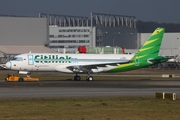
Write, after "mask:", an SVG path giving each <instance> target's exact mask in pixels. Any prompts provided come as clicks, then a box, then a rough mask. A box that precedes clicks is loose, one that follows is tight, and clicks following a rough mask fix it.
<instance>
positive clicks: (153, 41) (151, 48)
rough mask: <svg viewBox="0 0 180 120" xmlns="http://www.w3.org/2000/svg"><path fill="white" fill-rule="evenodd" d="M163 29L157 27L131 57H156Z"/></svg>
mask: <svg viewBox="0 0 180 120" xmlns="http://www.w3.org/2000/svg"><path fill="white" fill-rule="evenodd" d="M164 31H165V29H164V28H157V29H156V30H155V31H154V32H153V33H152V34H151V36H150V37H149V39H148V40H147V41H146V42H145V43H144V45H143V46H142V47H141V48H140V49H139V50H138V52H137V53H136V54H135V56H134V57H133V59H136V58H137V57H138V58H140V59H141V60H143V59H145V60H147V57H148V58H156V57H157V56H158V54H159V50H160V47H161V42H162V38H163V35H164Z"/></svg>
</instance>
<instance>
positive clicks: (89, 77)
mask: <svg viewBox="0 0 180 120" xmlns="http://www.w3.org/2000/svg"><path fill="white" fill-rule="evenodd" d="M86 80H87V81H93V77H92V76H90V72H88V76H87V77H86Z"/></svg>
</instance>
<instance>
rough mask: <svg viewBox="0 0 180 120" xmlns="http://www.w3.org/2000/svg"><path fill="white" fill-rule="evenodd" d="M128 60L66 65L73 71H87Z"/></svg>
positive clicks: (127, 61) (116, 64) (123, 62)
mask: <svg viewBox="0 0 180 120" xmlns="http://www.w3.org/2000/svg"><path fill="white" fill-rule="evenodd" d="M129 62H130V61H129V60H123V61H119V62H113V63H112V62H111V63H102V64H88V65H74V66H68V67H67V69H69V70H71V71H73V72H89V71H91V69H97V68H98V67H107V66H118V65H120V64H125V63H129Z"/></svg>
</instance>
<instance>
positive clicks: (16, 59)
mask: <svg viewBox="0 0 180 120" xmlns="http://www.w3.org/2000/svg"><path fill="white" fill-rule="evenodd" d="M12 61H23V58H22V57H14V58H13V59H12Z"/></svg>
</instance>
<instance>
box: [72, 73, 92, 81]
mask: <svg viewBox="0 0 180 120" xmlns="http://www.w3.org/2000/svg"><path fill="white" fill-rule="evenodd" d="M74 80H75V81H80V80H81V77H80V76H79V75H78V74H77V73H76V75H75V76H74ZM86 80H87V81H93V77H92V76H90V73H89V72H88V76H87V77H86Z"/></svg>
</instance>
